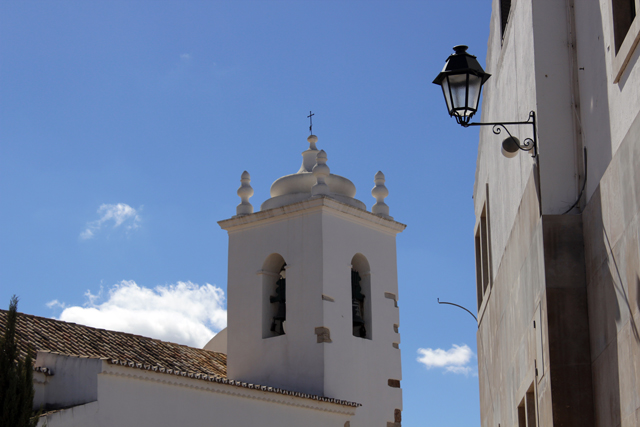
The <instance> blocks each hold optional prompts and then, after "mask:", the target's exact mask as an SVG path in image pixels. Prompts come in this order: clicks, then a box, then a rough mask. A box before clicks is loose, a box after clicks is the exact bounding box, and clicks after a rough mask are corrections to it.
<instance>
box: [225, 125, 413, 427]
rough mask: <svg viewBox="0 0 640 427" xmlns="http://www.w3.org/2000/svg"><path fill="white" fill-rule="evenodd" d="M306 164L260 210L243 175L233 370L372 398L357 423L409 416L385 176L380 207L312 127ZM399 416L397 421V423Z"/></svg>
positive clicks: (232, 225) (234, 231)
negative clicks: (321, 145)
mask: <svg viewBox="0 0 640 427" xmlns="http://www.w3.org/2000/svg"><path fill="white" fill-rule="evenodd" d="M307 140H308V142H309V144H310V146H309V149H308V150H306V151H304V152H303V153H302V157H303V162H302V166H301V168H300V170H299V171H298V172H297V173H295V174H292V175H287V176H283V177H282V178H279V179H278V180H276V181H275V182H274V183H273V185H272V186H271V198H270V199H268V200H267V201H265V202H264V203H263V204H262V206H261V210H260V211H259V212H256V213H253V207H252V206H251V204H250V203H249V197H251V195H252V194H253V189H252V188H251V185H250V184H249V182H250V177H249V174H248V173H247V172H244V173H243V174H242V179H241V182H242V186H241V187H240V189H239V190H238V195H239V196H240V197H241V199H242V202H241V203H240V205H238V208H237V215H236V216H234V217H232V218H230V219H227V220H224V221H220V222H219V224H220V226H221V227H222V228H223V229H225V230H227V231H228V233H229V274H228V287H227V293H228V305H227V312H228V342H227V350H228V353H227V366H228V376H229V378H231V379H234V380H240V381H243V382H248V383H253V384H260V385H266V386H271V387H277V388H282V389H286V390H291V391H298V392H302V393H308V394H315V395H320V396H326V397H332V398H336V399H341V400H348V401H353V402H357V403H360V404H362V406H361V407H359V408H358V409H357V410H356V415H355V416H354V418H353V420H352V421H350V424H351V427H356V426H363V427H365V426H366V427H370V426H383V427H386V426H394V425H398V426H399V422H400V411H401V410H402V391H401V388H400V380H401V379H402V371H401V364H400V349H399V344H400V334H399V333H398V326H399V315H398V304H397V300H398V280H397V265H396V234H398V233H400V232H401V231H402V230H404V228H405V227H406V226H405V225H403V224H400V223H398V222H396V221H394V220H393V218H392V217H391V216H389V207H388V206H387V205H386V204H385V203H384V198H385V197H386V196H387V194H388V190H387V188H386V187H385V185H384V181H385V178H384V175H383V174H382V172H378V173H377V174H376V175H375V187H374V188H373V190H372V194H373V196H374V197H375V198H376V203H375V204H374V206H373V207H372V212H368V211H367V210H366V207H365V205H364V204H363V203H362V202H360V201H358V200H356V199H355V198H354V196H355V193H356V189H355V186H354V185H353V183H352V182H351V181H349V180H348V179H346V178H344V177H341V176H338V175H334V174H331V173H330V170H329V167H328V166H327V155H326V153H325V152H324V151H319V150H318V149H317V148H316V146H315V144H316V142H317V140H318V138H317V137H316V136H314V135H312V136H310V137H309V138H308V139H307ZM396 423H398V424H396Z"/></svg>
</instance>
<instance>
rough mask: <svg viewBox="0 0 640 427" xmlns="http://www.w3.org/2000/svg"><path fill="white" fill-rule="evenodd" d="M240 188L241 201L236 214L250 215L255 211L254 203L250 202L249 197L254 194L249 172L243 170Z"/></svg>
mask: <svg viewBox="0 0 640 427" xmlns="http://www.w3.org/2000/svg"><path fill="white" fill-rule="evenodd" d="M240 182H241V184H240V188H238V196H240V199H241V202H240V204H239V205H238V206H237V207H236V215H237V216H241V215H249V214H252V213H253V205H251V203H249V197H251V196H253V188H252V187H251V184H249V183H250V182H251V175H249V172H247V171H244V172H242V176H241V177H240Z"/></svg>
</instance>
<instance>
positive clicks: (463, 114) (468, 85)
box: [433, 45, 538, 157]
mask: <svg viewBox="0 0 640 427" xmlns="http://www.w3.org/2000/svg"><path fill="white" fill-rule="evenodd" d="M453 50H454V51H455V53H453V54H452V55H449V58H447V62H446V63H445V64H444V69H443V70H442V72H441V73H440V74H438V76H437V77H436V78H435V80H434V81H433V83H435V84H437V85H439V86H441V87H442V93H443V94H444V99H445V101H446V102H447V110H448V111H449V115H450V116H453V117H455V119H456V121H457V122H458V124H460V125H462V126H464V127H469V126H493V133H495V134H496V135H498V134H500V133H501V131H502V129H504V130H505V131H506V132H507V134H508V135H509V137H508V138H507V139H505V140H504V141H503V142H502V154H503V155H504V156H505V157H515V155H516V154H518V151H519V150H522V151H531V156H532V157H536V156H537V155H538V141H537V138H536V113H535V112H534V111H531V112H530V113H529V119H528V120H527V121H526V122H502V123H469V121H470V120H471V118H472V117H473V115H474V114H475V113H476V111H478V104H479V102H480V93H481V92H482V85H484V83H485V82H486V81H487V79H489V77H491V74H488V73H485V72H484V70H483V69H482V67H481V66H480V64H479V63H478V61H477V60H476V57H475V56H473V55H470V54H468V53H467V46H462V45H461V46H455V47H454V48H453ZM506 125H532V126H533V138H525V139H524V141H523V142H520V140H519V139H518V138H516V137H514V136H513V135H511V132H509V129H507V126H506Z"/></svg>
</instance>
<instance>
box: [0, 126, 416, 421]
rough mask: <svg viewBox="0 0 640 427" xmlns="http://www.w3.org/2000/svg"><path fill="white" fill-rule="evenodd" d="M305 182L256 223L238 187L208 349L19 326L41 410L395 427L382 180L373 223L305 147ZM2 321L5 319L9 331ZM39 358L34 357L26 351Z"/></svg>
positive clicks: (115, 417) (393, 332)
mask: <svg viewBox="0 0 640 427" xmlns="http://www.w3.org/2000/svg"><path fill="white" fill-rule="evenodd" d="M307 141H308V143H309V148H308V149H307V150H306V151H304V152H303V153H302V157H303V162H302V166H301V167H300V170H299V171H298V172H297V173H294V174H291V175H286V176H283V177H282V178H279V179H278V180H276V181H275V182H274V183H273V185H272V186H271V198H270V199H268V200H266V201H265V202H264V203H263V204H262V206H261V210H260V211H259V212H256V213H254V212H253V206H252V205H251V203H250V202H249V198H250V197H251V196H252V195H253V189H252V187H251V184H250V181H251V178H250V176H249V174H248V173H247V172H244V173H243V174H242V176H241V187H240V189H239V190H238V195H239V196H240V199H241V203H240V204H239V205H238V207H237V209H236V215H235V216H233V217H232V218H230V219H227V220H224V221H220V222H219V224H220V226H221V227H222V228H223V229H225V230H227V231H228V233H229V274H228V287H227V293H228V304H227V313H228V327H227V329H225V330H223V331H222V332H221V333H219V334H218V335H216V336H215V337H214V338H213V339H212V340H211V341H210V342H209V343H208V344H207V345H206V346H205V348H204V349H194V348H190V347H186V346H181V345H177V344H173V343H167V342H162V341H158V340H154V339H151V338H145V337H140V336H135V335H131V334H125V333H121V332H113V331H105V330H100V329H95V328H89V327H86V326H81V325H75V324H70V323H65V322H61V321H57V320H52V319H44V318H40V317H35V316H28V315H20V316H19V317H18V325H17V338H18V344H19V349H20V352H21V354H22V357H24V356H26V353H27V352H28V351H35V352H36V361H35V369H36V372H35V375H34V383H35V389H36V398H35V402H34V408H35V409H38V408H40V407H43V408H44V409H45V410H47V412H46V413H45V414H44V415H43V416H42V418H41V425H44V424H46V425H47V426H49V427H55V426H98V425H99V426H123V425H137V426H158V425H204V424H211V425H221V426H222V425H230V426H249V425H261V426H300V425H304V426H336V427H356V426H362V427H370V426H381V427H399V426H400V423H401V411H402V389H401V388H400V381H401V379H402V370H401V362H400V348H399V345H400V334H399V331H398V327H399V312H398V304H397V301H398V282H397V265H396V235H397V234H398V233H400V232H402V230H404V228H405V225H403V224H401V223H399V222H396V221H394V220H393V218H392V217H391V216H390V215H389V207H388V206H387V205H386V204H385V202H384V199H385V197H386V196H387V195H388V190H387V188H386V187H385V185H384V183H385V178H384V175H383V174H382V173H381V172H378V173H377V174H376V175H375V178H374V182H375V186H374V188H373V190H372V191H371V192H372V195H373V196H374V198H375V199H376V203H375V204H373V206H372V208H371V212H368V211H367V210H366V207H365V205H364V203H362V202H361V201H359V200H357V199H355V194H356V188H355V186H354V185H353V183H352V182H351V181H349V180H348V179H347V178H344V177H341V176H339V175H335V174H331V173H330V169H329V166H328V165H327V155H326V153H325V152H324V151H322V150H318V149H317V148H316V145H315V144H316V142H317V137H316V136H314V135H312V136H310V137H309V138H308V140H307ZM5 325H6V311H0V329H4V327H5ZM30 349H31V350H30Z"/></svg>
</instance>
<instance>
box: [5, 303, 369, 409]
mask: <svg viewBox="0 0 640 427" xmlns="http://www.w3.org/2000/svg"><path fill="white" fill-rule="evenodd" d="M7 313H8V312H7V310H0V336H4V330H5V328H6V324H7ZM16 342H17V345H18V353H19V357H20V358H21V359H23V360H24V358H25V357H26V356H27V352H28V351H29V352H30V354H31V357H32V358H33V360H34V361H35V359H36V353H37V352H38V351H48V352H51V353H57V354H61V355H66V356H86V357H92V358H101V359H106V361H107V362H108V363H109V364H112V365H121V366H125V367H129V368H134V369H135V368H137V369H143V370H150V371H154V372H158V373H163V374H171V375H179V376H186V377H190V378H194V379H199V380H204V381H215V382H217V383H222V384H227V385H230V386H236V387H242V388H248V389H254V390H261V391H266V392H271V393H277V394H284V395H287V396H295V397H301V398H305V399H312V400H317V401H322V402H328V403H334V404H338V405H343V406H352V407H358V406H362V405H361V404H359V403H355V402H350V401H346V400H340V399H335V398H330V397H325V396H316V395H310V394H306V393H300V392H296V391H290V390H284V389H280V388H275V387H269V386H263V385H258V384H249V383H246V382H241V381H234V380H232V379H228V378H227V355H226V354H224V353H218V352H215V351H209V350H204V349H200V348H193V347H188V346H186V345H181V344H175V343H171V342H166V341H160V340H156V339H153V338H147V337H143V336H140V335H133V334H128V333H126V332H116V331H108V330H106V329H98V328H92V327H90V326H84V325H78V324H76V323H69V322H63V321H61V320H55V319H48V318H46V317H38V316H33V315H30V314H24V313H18V317H17V321H16ZM36 370H39V371H40V372H43V373H44V374H51V372H50V371H49V370H48V369H47V368H40V369H38V368H36Z"/></svg>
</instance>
